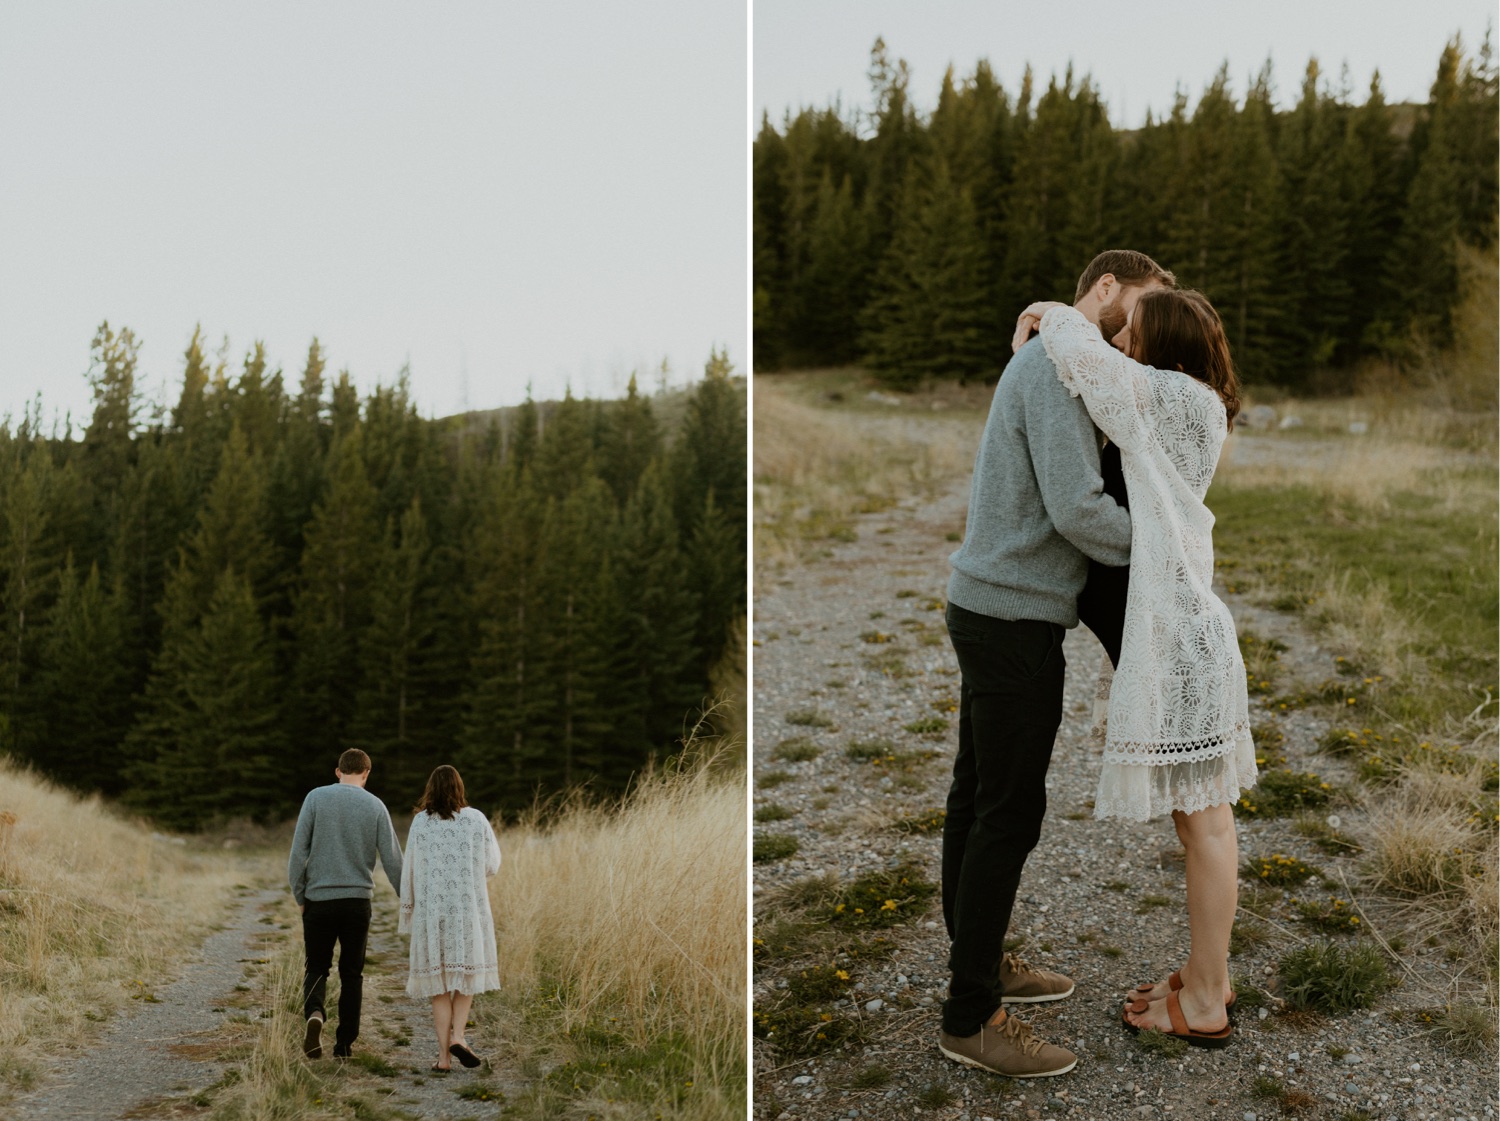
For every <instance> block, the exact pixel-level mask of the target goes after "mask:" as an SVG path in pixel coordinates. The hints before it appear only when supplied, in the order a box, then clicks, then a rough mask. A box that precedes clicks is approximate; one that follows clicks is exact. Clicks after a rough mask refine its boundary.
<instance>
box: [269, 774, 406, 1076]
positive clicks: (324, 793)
mask: <svg viewBox="0 0 1500 1121" xmlns="http://www.w3.org/2000/svg"><path fill="white" fill-rule="evenodd" d="M333 773H334V777H335V778H337V779H338V781H337V782H336V783H333V784H332V785H330V786H320V787H318V788H316V789H315V790H313V791H312V792H311V793H309V794H308V796H307V797H306V798H305V799H304V800H303V802H302V812H301V813H300V814H298V815H297V832H296V833H295V835H293V837H292V856H291V859H290V861H288V863H287V870H286V874H287V880H288V881H289V882H290V883H291V885H292V895H293V896H295V897H296V900H297V903H298V905H299V906H300V907H301V908H302V944H303V949H304V950H305V952H306V957H307V971H306V973H305V974H304V975H303V979H302V1014H303V1016H304V1017H306V1019H307V1034H306V1036H305V1038H304V1039H303V1044H302V1050H303V1053H304V1054H306V1055H307V1057H308V1058H310V1059H317V1058H321V1057H322V1055H323V1042H322V1034H323V1023H324V1021H325V1020H326V1019H327V1018H328V1015H327V1012H326V1010H325V1009H324V1007H323V994H324V990H325V989H326V988H327V985H328V971H329V969H331V968H332V966H333V947H334V943H338V946H339V1026H338V1031H337V1032H336V1033H335V1035H334V1047H333V1054H334V1057H335V1058H348V1057H349V1054H350V1052H351V1048H352V1045H353V1043H354V1041H355V1039H357V1038H358V1037H359V1010H360V1003H361V998H362V997H363V995H364V972H365V943H366V941H367V940H368V938H369V933H370V899H371V897H372V896H373V895H374V894H375V861H376V859H377V858H378V859H379V861H380V863H381V865H382V866H383V867H384V868H385V874H386V878H387V879H389V880H390V881H391V886H392V887H394V888H395V889H396V891H397V892H400V890H401V846H400V844H399V843H397V841H396V831H395V829H393V828H392V827H391V815H390V813H389V812H388V811H387V810H386V808H385V803H384V802H382V801H381V800H380V799H379V798H377V797H375V795H373V794H371V793H370V792H369V791H368V790H366V789H365V782H366V780H368V779H369V777H370V757H369V756H368V755H366V754H365V753H364V752H363V751H360V750H359V749H358V748H350V749H349V750H348V751H346V752H344V753H343V754H342V755H340V756H339V765H338V767H337V769H336V770H335V771H334V772H333Z"/></svg>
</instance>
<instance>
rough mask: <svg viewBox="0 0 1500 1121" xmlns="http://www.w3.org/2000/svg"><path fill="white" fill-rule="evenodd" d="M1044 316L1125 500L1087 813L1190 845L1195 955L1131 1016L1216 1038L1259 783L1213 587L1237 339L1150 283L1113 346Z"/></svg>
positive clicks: (1184, 296)
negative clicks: (1216, 476) (1244, 807)
mask: <svg viewBox="0 0 1500 1121" xmlns="http://www.w3.org/2000/svg"><path fill="white" fill-rule="evenodd" d="M1038 321H1039V325H1040V330H1041V336H1042V342H1043V345H1044V346H1045V347H1046V348H1047V353H1048V355H1049V356H1050V357H1051V359H1052V361H1053V363H1054V364H1055V366H1056V367H1057V374H1058V377H1059V378H1060V379H1061V380H1062V382H1063V384H1064V386H1066V387H1067V389H1068V390H1069V392H1071V393H1072V394H1073V395H1074V396H1078V397H1082V399H1083V403H1084V404H1085V405H1086V406H1087V408H1088V411H1089V415H1090V416H1091V417H1092V418H1093V420H1094V423H1095V424H1097V425H1098V426H1099V428H1100V430H1101V431H1102V432H1103V433H1104V434H1105V435H1106V436H1107V437H1108V438H1109V439H1110V440H1111V441H1112V442H1114V443H1115V444H1116V445H1117V446H1118V447H1119V449H1120V460H1121V466H1122V468H1123V470H1124V475H1125V485H1126V488H1127V490H1128V491H1129V495H1130V520H1131V544H1130V589H1129V593H1128V595H1127V597H1126V606H1125V627H1124V637H1123V640H1122V643H1121V650H1120V664H1119V667H1118V669H1117V670H1116V671H1115V674H1114V679H1113V682H1112V684H1111V685H1110V686H1109V691H1108V697H1109V702H1108V716H1107V720H1106V721H1105V740H1104V768H1103V772H1102V774H1101V776H1100V781H1099V792H1098V795H1097V797H1096V798H1095V802H1094V816H1095V817H1097V818H1106V817H1119V818H1125V819H1127V820H1133V821H1146V820H1148V819H1149V818H1151V817H1153V816H1155V815H1158V814H1163V813H1170V814H1171V815H1172V819H1173V822H1174V823H1175V825H1176V827H1177V835H1178V837H1179V838H1180V839H1181V840H1182V844H1183V848H1184V850H1185V853H1186V866H1187V902H1188V922H1189V930H1190V936H1191V949H1190V952H1189V954H1188V960H1187V963H1186V964H1185V965H1184V966H1183V968H1182V969H1181V970H1180V971H1179V972H1176V973H1173V974H1172V975H1171V976H1170V977H1168V979H1167V980H1166V981H1164V982H1162V983H1160V984H1157V985H1149V984H1148V985H1142V986H1140V987H1139V988H1138V989H1136V990H1135V991H1134V992H1133V993H1132V994H1131V997H1132V1000H1131V1003H1130V1005H1129V1006H1128V1008H1127V1009H1126V1011H1125V1012H1124V1013H1123V1018H1124V1021H1125V1023H1126V1025H1127V1026H1128V1027H1131V1028H1141V1027H1152V1028H1158V1029H1160V1030H1163V1031H1169V1032H1172V1033H1174V1034H1177V1035H1179V1036H1181V1037H1183V1038H1185V1039H1186V1040H1187V1041H1188V1042H1189V1043H1193V1044H1196V1045H1199V1046H1207V1047H1218V1046H1223V1045H1224V1044H1226V1043H1227V1042H1228V1040H1229V1035H1230V1028H1229V1025H1228V1014H1227V1010H1228V1005H1229V1004H1231V1003H1233V990H1232V988H1231V987H1230V982H1229V969H1228V956H1229V933H1230V928H1231V927H1232V925H1233V923H1234V912H1235V904H1236V897H1237V875H1238V853H1237V846H1236V844H1235V832H1234V816H1233V807H1234V803H1235V802H1236V801H1238V800H1239V797H1240V792H1241V790H1243V789H1245V788H1247V787H1249V786H1252V785H1254V783H1255V778H1256V772H1255V749H1254V745H1253V743H1252V741H1251V738H1250V721H1249V712H1248V701H1247V697H1246V689H1245V667H1244V663H1243V661H1242V659H1241V657H1240V651H1239V644H1238V641H1237V639H1236V636H1235V629H1234V619H1233V618H1232V617H1231V615H1230V613H1229V609H1228V608H1227V607H1226V606H1225V605H1224V603H1223V602H1222V601H1221V600H1220V599H1219V598H1218V597H1217V596H1216V595H1215V594H1214V592H1213V588H1212V584H1213V568H1214V565H1213V525H1214V516H1213V514H1212V513H1211V512H1210V511H1209V509H1208V507H1207V506H1206V505H1204V501H1203V499H1204V495H1205V493H1206V492H1207V491H1208V485H1209V483H1210V481H1211V480H1212V479H1213V473H1214V468H1215V466H1216V465H1217V464H1218V460H1219V452H1220V450H1221V449H1222V447H1223V444H1224V439H1225V437H1226V436H1227V435H1228V432H1229V426H1230V425H1231V424H1232V423H1233V419H1234V413H1235V412H1236V411H1237V410H1238V407H1239V399H1238V383H1237V380H1236V378H1235V375H1234V368H1233V366H1232V364H1231V362H1230V358H1229V346H1228V343H1227V342H1226V340H1225V338H1224V329H1223V325H1222V323H1221V322H1220V320H1219V316H1218V314H1217V313H1216V312H1215V311H1214V309H1213V306H1212V305H1211V304H1210V303H1209V302H1208V300H1207V298H1206V297H1204V296H1203V295H1202V294H1201V293H1198V292H1186V291H1175V290H1166V289H1157V290H1153V291H1150V292H1147V293H1146V294H1144V295H1143V296H1142V297H1141V299H1140V301H1139V302H1138V303H1137V304H1136V306H1135V308H1134V310H1133V312H1132V313H1131V317H1130V319H1129V320H1128V321H1127V323H1126V326H1125V327H1124V329H1123V330H1121V331H1120V332H1119V334H1117V335H1116V336H1115V338H1114V339H1113V340H1112V344H1111V343H1107V342H1105V341H1104V339H1103V337H1102V336H1101V335H1100V333H1099V329H1098V328H1097V327H1096V326H1094V325H1093V324H1092V323H1090V322H1089V321H1088V320H1086V319H1085V318H1084V317H1083V316H1082V315H1081V314H1080V313H1079V312H1078V311H1076V310H1074V309H1073V308H1071V307H1068V306H1066V305H1062V304H1033V305H1031V307H1029V308H1027V309H1026V311H1025V312H1024V313H1022V317H1021V324H1020V325H1019V326H1018V335H1019V330H1020V327H1021V326H1024V327H1028V328H1029V326H1030V325H1031V324H1033V323H1037V322H1038ZM1105 669H1106V671H1107V670H1108V666H1107V664H1106V666H1105Z"/></svg>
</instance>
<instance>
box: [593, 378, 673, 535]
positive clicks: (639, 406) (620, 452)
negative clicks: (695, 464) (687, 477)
mask: <svg viewBox="0 0 1500 1121" xmlns="http://www.w3.org/2000/svg"><path fill="white" fill-rule="evenodd" d="M607 416H608V423H607V425H606V427H605V430H604V433H603V436H602V439H601V442H600V448H599V470H600V473H601V475H602V476H603V478H604V481H605V482H607V483H608V484H609V489H610V490H611V491H613V492H614V496H615V502H616V503H617V504H618V505H621V506H623V505H624V504H625V503H626V501H628V500H629V498H630V495H631V494H632V493H634V491H635V487H636V483H637V482H638V481H639V480H640V477H641V473H642V472H643V471H644V470H645V469H646V465H647V464H648V463H650V462H651V461H652V460H653V459H655V458H656V457H657V455H659V454H660V452H661V431H660V427H659V426H658V425H657V423H656V417H655V415H653V413H652V411H651V402H650V400H649V399H648V398H645V397H642V396H641V395H640V393H639V391H638V390H637V389H636V384H635V375H634V374H631V375H630V385H629V388H628V389H627V390H626V394H625V399H624V400H623V401H621V402H619V403H618V404H616V405H615V406H614V407H613V408H611V409H610V410H609V413H608V414H607Z"/></svg>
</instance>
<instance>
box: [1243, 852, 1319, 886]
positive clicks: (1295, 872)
mask: <svg viewBox="0 0 1500 1121" xmlns="http://www.w3.org/2000/svg"><path fill="white" fill-rule="evenodd" d="M1317 872H1318V870H1317V869H1316V868H1314V867H1313V866H1312V865H1310V864H1305V863H1303V862H1302V861H1301V860H1298V859H1297V858H1296V857H1295V856H1284V855H1282V854H1281V853H1279V852H1278V853H1273V854H1272V855H1271V856H1261V857H1257V858H1255V859H1254V860H1248V861H1246V862H1245V864H1244V866H1243V867H1242V868H1241V869H1240V875H1242V876H1244V877H1245V878H1246V879H1248V880H1253V881H1258V882H1260V883H1263V884H1271V885H1273V886H1275V887H1286V886H1288V885H1290V884H1300V883H1301V882H1302V881H1303V880H1305V879H1307V878H1308V877H1309V876H1314V875H1317Z"/></svg>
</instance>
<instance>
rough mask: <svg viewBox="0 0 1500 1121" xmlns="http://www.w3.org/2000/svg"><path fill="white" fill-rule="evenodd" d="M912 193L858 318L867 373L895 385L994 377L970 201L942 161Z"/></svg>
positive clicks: (990, 317) (981, 262)
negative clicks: (869, 298)
mask: <svg viewBox="0 0 1500 1121" xmlns="http://www.w3.org/2000/svg"><path fill="white" fill-rule="evenodd" d="M913 190H914V191H917V192H918V194H917V196H916V197H915V198H914V201H912V202H911V203H910V204H909V205H908V206H907V207H906V209H905V212H904V213H905V217H904V219H903V221H902V223H901V225H900V226H899V227H898V228H897V230H896V234H895V237H894V238H893V239H892V241H891V245H890V249H889V250H887V252H886V255H885V259H884V260H883V261H882V262H881V265H880V271H879V273H878V275H877V276H876V280H875V296H874V298H873V300H872V301H871V303H870V305H869V307H868V308H867V309H866V311H865V315H864V331H865V333H864V342H865V347H866V350H867V352H868V362H869V365H870V368H871V370H873V371H874V372H875V373H876V374H877V375H878V376H879V377H880V378H881V379H882V380H884V381H885V382H887V383H889V384H891V385H894V386H898V387H902V388H911V387H913V386H915V385H917V384H918V383H919V382H920V381H921V380H922V379H924V378H927V377H957V378H959V379H960V380H968V379H970V378H978V377H984V376H985V375H987V374H995V373H998V369H997V366H998V361H999V359H998V356H997V355H996V353H995V351H994V349H993V345H992V344H993V330H991V329H990V328H991V327H992V324H993V322H994V320H993V313H992V311H991V309H990V307H989V306H988V304H987V302H986V288H985V284H984V273H985V268H984V259H983V253H984V249H983V242H982V241H981V239H980V235H979V225H978V221H977V218H976V216H975V214H974V206H973V202H972V200H971V199H970V198H969V196H968V193H967V192H965V191H963V190H961V189H959V188H958V187H957V185H956V184H954V183H953V181H952V178H951V177H950V175H949V173H948V169H947V167H946V165H944V164H942V163H941V162H940V163H939V164H938V165H937V167H936V168H934V170H933V174H932V179H931V181H930V183H928V184H926V185H925V187H923V188H918V187H916V186H915V185H914V186H913Z"/></svg>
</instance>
